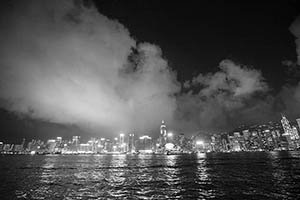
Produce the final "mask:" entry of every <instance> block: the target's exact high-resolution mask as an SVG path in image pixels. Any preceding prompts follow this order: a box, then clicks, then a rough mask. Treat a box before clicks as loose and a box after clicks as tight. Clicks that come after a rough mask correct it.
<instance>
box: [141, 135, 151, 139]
mask: <svg viewBox="0 0 300 200" xmlns="http://www.w3.org/2000/svg"><path fill="white" fill-rule="evenodd" d="M143 139H149V140H151V137H149V136H148V135H144V136H141V137H140V140H143Z"/></svg>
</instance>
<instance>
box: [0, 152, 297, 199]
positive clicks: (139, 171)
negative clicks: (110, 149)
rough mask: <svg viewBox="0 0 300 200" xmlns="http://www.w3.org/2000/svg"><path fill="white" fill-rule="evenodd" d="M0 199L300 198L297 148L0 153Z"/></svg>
mask: <svg viewBox="0 0 300 200" xmlns="http://www.w3.org/2000/svg"><path fill="white" fill-rule="evenodd" d="M0 183H1V185H0V199H1V200H2V199H300V152H299V151H281V152H237V153H209V154H187V155H33V156H31V155H0Z"/></svg>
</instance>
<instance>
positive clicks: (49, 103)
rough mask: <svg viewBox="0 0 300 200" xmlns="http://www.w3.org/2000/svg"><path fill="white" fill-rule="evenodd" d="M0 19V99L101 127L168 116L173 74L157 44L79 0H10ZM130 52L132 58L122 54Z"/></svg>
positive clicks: (35, 114) (148, 125)
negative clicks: (141, 38) (142, 39)
mask: <svg viewBox="0 0 300 200" xmlns="http://www.w3.org/2000/svg"><path fill="white" fill-rule="evenodd" d="M4 6H5V7H4V9H3V10H2V12H1V13H2V16H1V22H0V38H1V39H0V40H1V41H0V42H1V46H0V80H1V82H0V85H1V86H0V98H1V99H2V101H5V102H9V103H5V104H1V105H2V106H4V107H5V108H6V109H8V110H10V111H14V112H17V113H26V114H28V115H30V117H32V118H36V119H43V120H49V121H50V122H55V123H67V124H78V125H80V126H82V127H85V128H87V129H89V130H91V131H93V132H100V133H101V134H104V133H106V134H110V133H113V132H114V133H119V132H120V131H125V132H130V131H139V132H145V133H147V131H153V129H154V127H155V128H156V127H158V126H159V122H160V121H161V120H162V119H165V120H169V121H171V120H172V117H173V113H174V111H175V110H176V100H175V97H174V95H173V94H175V93H176V92H177V91H178V90H179V89H180V87H179V86H178V83H177V81H176V78H175V77H176V74H175V73H174V72H173V71H172V70H171V69H170V68H169V67H168V63H167V61H166V60H164V59H163V58H162V52H161V49H160V48H159V47H158V46H155V45H152V44H148V43H142V44H138V45H136V41H135V40H134V39H133V38H132V37H131V36H130V34H129V31H128V30H127V29H126V28H125V27H124V26H123V25H122V24H120V23H119V22H117V21H115V20H111V19H108V18H107V17H105V16H103V15H101V14H100V13H99V12H98V11H97V10H96V8H94V7H93V6H89V7H85V6H84V5H83V4H82V3H81V2H79V3H78V2H77V1H63V2H62V1H58V0H57V1H15V2H10V3H7V4H6V5H4ZM128 57H135V60H136V62H130V61H128Z"/></svg>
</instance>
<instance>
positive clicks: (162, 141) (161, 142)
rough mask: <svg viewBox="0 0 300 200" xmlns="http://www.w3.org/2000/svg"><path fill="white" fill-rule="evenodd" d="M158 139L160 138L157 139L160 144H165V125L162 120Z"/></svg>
mask: <svg viewBox="0 0 300 200" xmlns="http://www.w3.org/2000/svg"><path fill="white" fill-rule="evenodd" d="M159 140H160V141H159V144H160V146H162V145H164V144H166V141H167V126H166V124H165V121H164V120H162V121H161V125H160V136H159Z"/></svg>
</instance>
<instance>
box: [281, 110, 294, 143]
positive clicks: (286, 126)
mask: <svg viewBox="0 0 300 200" xmlns="http://www.w3.org/2000/svg"><path fill="white" fill-rule="evenodd" d="M281 115H282V119H281V124H282V127H283V130H284V133H283V134H282V136H285V137H286V140H287V143H288V148H294V142H293V140H294V137H293V135H294V134H293V129H292V127H291V125H290V122H289V120H288V119H287V118H286V117H285V116H284V115H283V114H281Z"/></svg>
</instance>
